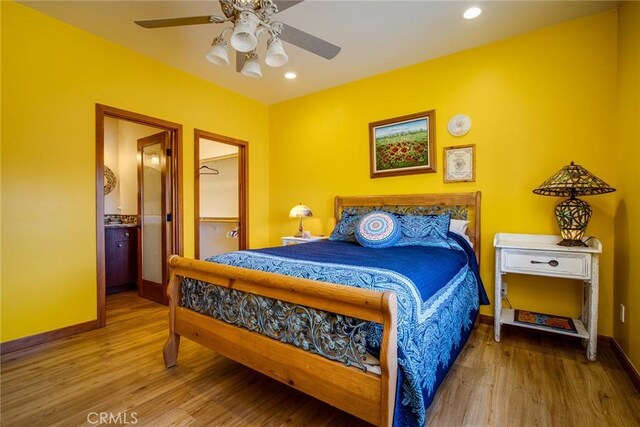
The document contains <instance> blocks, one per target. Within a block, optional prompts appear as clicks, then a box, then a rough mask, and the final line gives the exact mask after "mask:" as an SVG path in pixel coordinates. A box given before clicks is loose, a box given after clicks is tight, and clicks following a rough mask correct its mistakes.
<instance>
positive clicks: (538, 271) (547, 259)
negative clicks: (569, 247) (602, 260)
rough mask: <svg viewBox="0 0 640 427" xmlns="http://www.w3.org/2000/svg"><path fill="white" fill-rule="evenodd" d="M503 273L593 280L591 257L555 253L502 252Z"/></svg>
mask: <svg viewBox="0 0 640 427" xmlns="http://www.w3.org/2000/svg"><path fill="white" fill-rule="evenodd" d="M502 252H503V253H502V265H501V268H502V271H504V272H510V273H523V274H534V275H540V276H556V277H568V278H573V279H584V280H588V279H590V278H591V255H590V254H588V253H585V254H580V253H563V252H555V251H548V252H546V251H527V250H519V249H503V250H502Z"/></svg>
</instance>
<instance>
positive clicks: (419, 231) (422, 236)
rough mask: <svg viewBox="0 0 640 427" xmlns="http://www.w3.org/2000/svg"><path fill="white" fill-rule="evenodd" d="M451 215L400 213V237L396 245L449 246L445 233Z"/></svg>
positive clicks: (447, 229)
mask: <svg viewBox="0 0 640 427" xmlns="http://www.w3.org/2000/svg"><path fill="white" fill-rule="evenodd" d="M450 222H451V215H449V214H446V215H402V216H401V217H400V224H401V226H402V237H400V240H399V241H398V243H396V246H436V247H441V248H447V249H449V248H451V245H450V244H449V243H448V237H447V233H448V231H449V223H450Z"/></svg>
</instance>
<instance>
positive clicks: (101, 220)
mask: <svg viewBox="0 0 640 427" xmlns="http://www.w3.org/2000/svg"><path fill="white" fill-rule="evenodd" d="M114 119H115V120H117V121H119V122H120V123H123V124H128V125H130V126H133V125H143V126H138V127H139V128H144V127H148V129H150V130H151V132H149V130H147V131H146V133H142V134H139V137H137V138H136V139H134V140H133V148H132V150H133V151H132V154H131V155H128V156H127V159H128V160H132V161H133V162H134V165H136V166H134V169H133V172H132V174H133V175H134V176H135V177H134V178H133V181H131V180H129V181H130V182H133V184H131V185H133V186H134V190H131V191H134V192H135V196H134V200H135V202H134V203H135V205H136V215H114V214H112V215H105V214H106V212H105V194H106V191H105V190H109V189H110V188H113V183H112V182H110V181H112V180H114V181H115V182H117V181H118V178H119V176H116V175H115V174H114V173H113V171H112V170H110V168H108V167H107V166H105V139H106V136H105V135H106V132H105V131H106V127H105V122H107V121H112V120H114ZM150 133H151V134H152V135H150ZM143 135H147V136H146V137H142V136H143ZM145 150H146V151H147V152H146V153H145ZM144 154H147V156H146V159H145V156H144ZM181 158H182V125H180V124H177V123H172V122H168V121H166V120H162V119H157V118H154V117H150V116H145V115H142V114H138V113H133V112H130V111H125V110H121V109H118V108H114V107H108V106H105V105H100V104H96V241H97V248H96V253H97V267H98V268H97V311H98V326H99V327H102V326H105V324H106V307H105V302H106V301H105V300H106V274H105V270H106V262H105V258H106V256H105V227H106V224H107V222H111V221H113V220H114V218H115V220H116V221H119V220H121V219H124V220H125V221H129V220H132V222H133V223H134V224H128V225H133V226H134V228H130V229H129V230H128V233H122V234H123V235H125V234H127V235H128V234H130V233H135V235H136V237H137V239H136V240H137V243H136V245H135V246H136V247H137V261H138V262H137V264H138V265H137V282H138V290H139V293H140V295H141V296H143V297H146V298H149V299H152V300H154V301H157V302H161V303H166V286H167V283H168V280H167V277H166V275H167V273H166V265H165V264H166V256H167V255H168V254H171V253H177V254H180V255H182V254H183V253H184V252H183V223H182V218H183V215H182V209H183V207H182V197H181V188H182V171H181V168H180V160H181ZM145 169H149V170H150V169H154V170H157V173H154V172H149V173H148V174H147V175H148V176H147V179H146V184H151V183H153V184H154V190H153V191H152V190H150V189H148V190H147V191H144V187H143V185H144V183H145V180H144V176H145ZM105 174H106V175H105ZM105 177H106V179H105ZM121 178H123V177H121ZM124 181H125V180H124V179H123V184H124ZM105 184H107V185H106V186H105ZM131 185H130V186H131ZM131 191H130V192H129V193H128V194H129V197H130V196H131ZM145 193H146V194H147V198H148V199H149V200H147V199H145V196H144V194H145ZM156 195H157V197H156ZM152 198H154V199H155V198H157V199H158V200H151V199H152ZM160 199H162V201H160ZM145 203H147V209H144V207H145V206H144V205H145ZM153 203H155V204H156V205H158V204H159V207H158V209H157V211H158V212H159V214H156V213H155V212H156V211H155V210H154V208H155V207H156V205H154V206H153V208H152V206H151V204H153ZM123 206H124V203H123V204H122V205H118V208H121V207H123ZM145 212H146V213H147V214H149V215H145V214H144V213H145ZM150 212H153V214H154V215H155V217H154V218H151V217H150V215H151V214H150ZM131 216H133V219H132V218H130V217H131ZM121 217H122V218H121ZM154 221H155V223H156V224H155V225H154V226H153V227H151V228H150V227H145V226H144V224H147V225H150V224H152V223H154ZM154 232H155V233H154ZM153 239H155V240H156V241H158V242H159V244H158V245H157V248H156V258H157V259H156V260H155V263H156V267H155V269H154V270H153V271H154V272H157V271H158V269H160V271H161V273H160V274H156V275H153V274H152V273H149V274H145V242H147V243H150V242H151V240H153ZM106 243H109V242H106ZM116 243H122V242H116ZM146 252H149V247H147V250H146ZM151 253H152V254H153V251H151ZM147 255H149V253H147ZM147 263H148V261H147ZM147 267H149V266H147ZM147 270H148V268H147ZM143 278H152V279H153V280H149V281H148V283H150V284H148V283H147V282H145V281H144V280H142V279H143ZM145 285H146V286H145Z"/></svg>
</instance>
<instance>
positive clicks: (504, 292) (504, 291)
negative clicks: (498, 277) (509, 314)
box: [500, 282, 507, 298]
mask: <svg viewBox="0 0 640 427" xmlns="http://www.w3.org/2000/svg"><path fill="white" fill-rule="evenodd" d="M500 296H501V297H502V298H506V297H507V282H502V288H500Z"/></svg>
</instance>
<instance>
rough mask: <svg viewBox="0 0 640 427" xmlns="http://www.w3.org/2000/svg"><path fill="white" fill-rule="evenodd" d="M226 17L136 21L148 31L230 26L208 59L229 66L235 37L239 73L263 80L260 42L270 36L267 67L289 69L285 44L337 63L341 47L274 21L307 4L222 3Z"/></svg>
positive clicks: (292, 0)
mask: <svg viewBox="0 0 640 427" xmlns="http://www.w3.org/2000/svg"><path fill="white" fill-rule="evenodd" d="M219 1H220V6H221V7H222V12H223V13H224V16H219V15H207V16H191V17H184V18H164V19H148V20H138V21H134V22H135V23H136V24H138V25H140V26H141V27H144V28H163V27H177V26H182V25H198V24H223V23H226V22H229V23H231V24H232V26H231V27H226V28H224V29H223V30H222V32H221V33H220V35H219V36H218V37H216V38H215V39H213V43H212V45H211V50H210V51H209V53H207V55H206V58H207V59H208V60H209V61H211V62H213V63H214V64H216V65H229V56H228V52H227V41H226V40H225V38H224V37H225V34H228V33H231V37H230V39H229V40H230V43H231V46H232V47H233V48H234V49H235V50H236V71H238V72H240V73H242V74H243V75H245V76H249V77H261V76H262V72H261V70H260V63H259V62H258V55H257V53H256V50H255V49H256V45H257V43H258V38H259V36H260V35H262V34H265V33H266V34H267V35H268V36H269V40H268V42H267V52H266V57H265V63H266V64H267V65H269V66H271V67H280V66H283V65H285V64H286V63H287V62H288V60H289V57H288V56H287V54H286V53H285V51H284V48H283V47H282V42H281V40H284V41H286V42H288V43H291V44H292V45H294V46H298V47H300V48H302V49H304V50H306V51H309V52H311V53H313V54H316V55H318V56H321V57H323V58H326V59H333V58H334V57H335V56H336V55H337V54H338V53H339V52H340V47H338V46H336V45H334V44H333V43H329V42H328V41H326V40H322V39H320V38H318V37H316V36H313V35H311V34H309V33H306V32H304V31H301V30H299V29H297V28H294V27H292V26H290V25H287V24H284V23H282V22H277V21H272V20H271V18H272V15H274V14H276V13H278V12H282V11H283V10H285V9H288V8H290V7H292V6H295V5H297V4H298V3H302V1H304V0H219Z"/></svg>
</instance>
